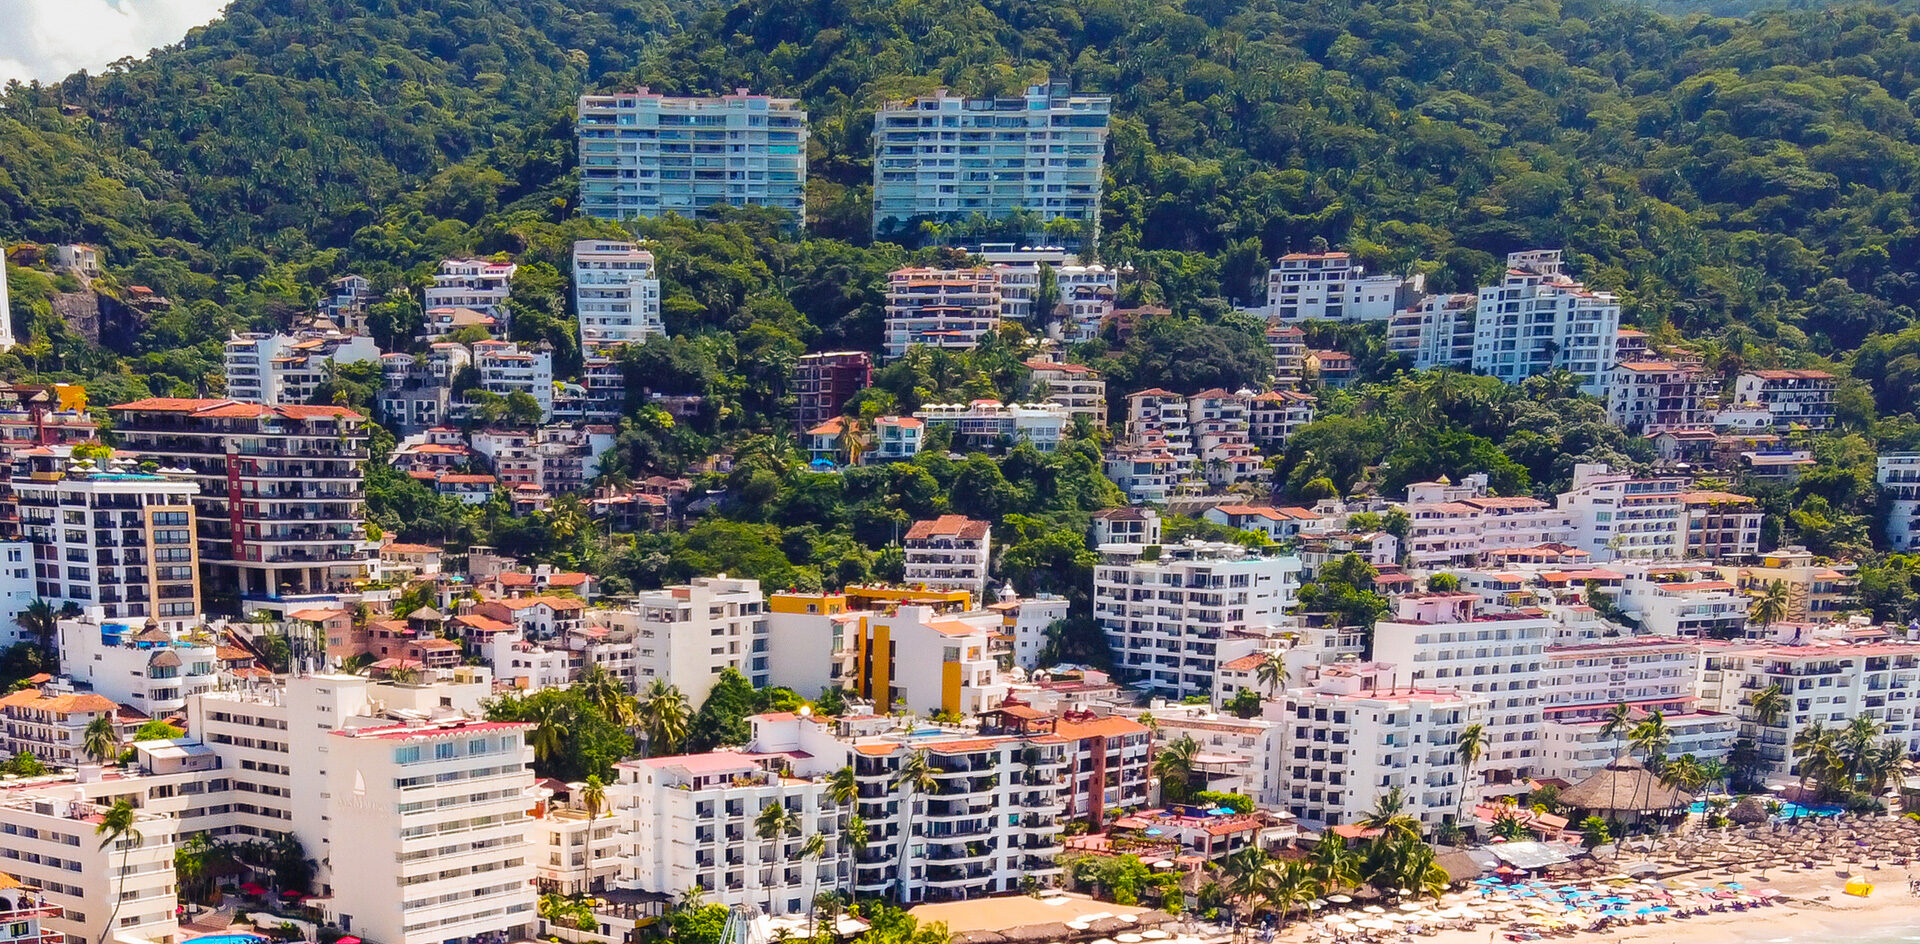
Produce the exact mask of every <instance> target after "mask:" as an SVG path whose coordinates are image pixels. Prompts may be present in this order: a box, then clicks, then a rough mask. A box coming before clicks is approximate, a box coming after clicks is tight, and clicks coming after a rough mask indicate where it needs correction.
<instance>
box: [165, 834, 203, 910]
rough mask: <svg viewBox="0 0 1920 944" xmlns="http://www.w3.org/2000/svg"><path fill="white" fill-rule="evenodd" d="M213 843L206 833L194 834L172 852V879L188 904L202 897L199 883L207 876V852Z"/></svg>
mask: <svg viewBox="0 0 1920 944" xmlns="http://www.w3.org/2000/svg"><path fill="white" fill-rule="evenodd" d="M212 846H213V841H212V840H210V839H208V838H207V834H206V833H194V834H193V835H191V836H188V837H187V838H186V840H185V841H184V842H182V843H180V845H179V846H178V847H177V848H175V849H174V850H173V879H174V884H175V885H177V886H179V888H180V892H181V895H182V896H183V897H185V898H186V900H187V901H188V902H194V901H197V900H199V899H200V898H202V897H204V896H203V895H202V894H200V882H201V880H202V879H204V878H205V877H206V875H207V865H208V861H207V860H208V852H209V851H210V850H211V848H212Z"/></svg>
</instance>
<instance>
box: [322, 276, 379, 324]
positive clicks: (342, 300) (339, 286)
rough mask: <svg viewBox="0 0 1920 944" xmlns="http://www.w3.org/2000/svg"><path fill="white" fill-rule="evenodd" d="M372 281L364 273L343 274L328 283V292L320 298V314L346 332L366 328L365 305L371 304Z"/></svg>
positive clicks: (372, 295) (372, 293)
mask: <svg viewBox="0 0 1920 944" xmlns="http://www.w3.org/2000/svg"><path fill="white" fill-rule="evenodd" d="M373 298H374V292H373V283H372V282H371V281H369V280H368V279H367V277H366V276H364V275H343V276H341V277H339V278H337V279H334V280H333V281H332V282H330V283H328V294H327V297H326V298H323V299H321V300H320V314H321V315H322V316H324V317H325V318H326V319H327V320H329V321H331V322H333V326H334V328H336V329H338V330H340V331H343V332H346V333H347V334H364V333H366V330H367V306H368V305H371V304H373Z"/></svg>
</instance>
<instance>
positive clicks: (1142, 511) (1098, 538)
mask: <svg viewBox="0 0 1920 944" xmlns="http://www.w3.org/2000/svg"><path fill="white" fill-rule="evenodd" d="M1158 543H1160V513H1159V512H1157V511H1154V510H1153V509H1152V508H1144V507H1140V506H1131V507H1121V508H1102V509H1100V510H1099V511H1096V512H1094V513H1093V528H1092V535H1091V537H1090V538H1089V539H1088V544H1090V545H1091V546H1093V547H1095V548H1098V547H1101V546H1104V545H1107V544H1158Z"/></svg>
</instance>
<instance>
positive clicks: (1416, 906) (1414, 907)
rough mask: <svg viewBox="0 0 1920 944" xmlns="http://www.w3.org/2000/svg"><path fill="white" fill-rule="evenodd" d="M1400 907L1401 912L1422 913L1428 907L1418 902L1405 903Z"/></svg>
mask: <svg viewBox="0 0 1920 944" xmlns="http://www.w3.org/2000/svg"><path fill="white" fill-rule="evenodd" d="M1398 907H1399V909H1400V910H1401V911H1420V910H1422V909H1424V908H1425V907H1426V906H1425V905H1423V904H1421V903H1419V902H1417V901H1403V902H1401V903H1400V904H1399V905H1398Z"/></svg>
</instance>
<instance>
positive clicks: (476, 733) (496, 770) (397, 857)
mask: <svg viewBox="0 0 1920 944" xmlns="http://www.w3.org/2000/svg"><path fill="white" fill-rule="evenodd" d="M452 674H453V678H452V679H451V680H447V679H438V678H436V679H434V680H431V681H423V682H408V683H404V684H402V683H393V682H374V681H371V680H369V679H367V678H364V677H356V676H341V675H297V676H294V677H292V678H290V679H287V680H286V681H285V682H284V683H279V684H271V685H261V684H255V685H252V686H249V687H247V688H228V689H221V690H216V691H210V692H205V693H201V694H199V695H196V696H193V697H192V698H190V699H188V702H187V711H186V714H187V718H188V721H187V727H188V728H189V729H190V730H192V731H193V732H194V733H195V735H196V737H195V738H178V739H175V740H171V741H150V742H142V743H141V744H139V745H136V747H135V752H136V759H135V761H134V762H133V763H131V764H129V765H126V766H124V767H122V768H120V769H119V770H116V771H114V772H113V773H111V774H108V775H106V776H89V775H87V774H85V773H84V772H83V773H82V774H81V775H79V776H77V777H73V778H70V779H52V780H46V781H43V782H40V783H38V784H27V785H19V784H16V785H15V787H14V788H13V790H12V791H11V792H10V796H9V798H8V800H7V801H6V802H5V803H0V831H4V833H5V834H6V835H7V837H8V839H7V842H6V843H4V845H5V846H6V849H5V850H4V852H5V857H6V858H9V859H11V860H12V861H11V862H8V863H7V865H6V867H7V868H9V869H11V870H14V871H17V872H18V873H19V874H21V875H22V876H23V877H28V876H32V877H33V878H34V880H35V884H38V885H40V886H41V887H42V888H43V889H44V890H45V892H46V894H47V897H48V900H49V902H50V903H55V904H59V905H63V906H66V907H68V908H69V909H71V910H72V913H71V914H70V915H69V917H71V918H72V919H73V924H74V925H77V927H75V926H68V931H69V933H80V932H83V931H84V932H85V933H87V935H88V937H87V939H88V940H112V939H116V938H114V937H112V936H111V935H104V934H103V933H101V932H103V931H104V930H105V929H106V925H107V924H108V921H109V914H110V909H105V908H102V907H101V906H100V903H101V902H110V901H112V900H113V897H114V895H115V894H121V892H120V888H121V885H122V882H124V887H125V890H126V891H125V893H124V894H122V898H121V907H120V911H119V919H118V922H116V924H117V925H118V926H119V927H120V928H121V929H122V933H121V935H120V937H119V938H117V939H118V940H123V941H166V940H172V939H175V937H176V936H177V928H176V926H175V925H174V920H175V910H174V909H175V906H176V903H177V902H176V900H175V893H174V888H173V882H174V875H173V867H172V861H173V849H174V846H175V844H176V839H177V838H179V837H184V836H188V835H192V834H196V833H197V834H204V835H206V836H208V837H210V838H214V839H226V840H231V841H245V840H250V839H257V840H262V841H271V840H274V839H277V838H280V837H282V836H288V835H291V836H292V837H294V838H296V839H298V840H299V842H300V844H301V846H302V848H303V849H304V850H305V851H306V853H307V855H308V857H309V858H311V859H312V860H313V862H314V864H315V876H314V880H315V881H314V890H315V891H316V892H318V893H319V894H318V896H317V897H316V899H315V906H316V908H318V910H319V913H320V915H321V916H322V917H323V919H324V920H326V921H328V922H329V923H331V924H332V925H333V926H334V927H335V928H337V929H339V930H342V931H354V932H360V933H367V934H369V935H371V934H374V933H380V934H382V937H381V938H380V940H383V941H384V940H393V941H413V942H421V941H424V940H426V939H427V938H426V937H423V936H421V935H415V936H413V937H407V936H405V935H403V934H401V933H400V931H399V930H398V928H397V927H395V928H391V929H389V928H387V927H386V926H385V925H384V924H383V922H384V921H385V920H386V916H388V915H391V914H394V913H396V912H397V913H399V914H401V915H403V916H404V917H403V920H402V923H404V924H421V923H423V922H428V921H431V922H433V923H434V925H435V930H442V929H451V931H450V933H451V934H454V935H457V936H458V937H459V938H460V939H463V940H469V941H471V940H476V939H482V937H483V935H489V934H500V935H506V934H508V933H512V934H514V935H516V936H517V935H523V934H526V933H527V927H526V923H527V922H528V921H530V920H531V919H530V918H526V917H522V915H525V914H530V913H531V909H532V898H533V895H534V892H533V890H532V889H531V887H529V884H528V880H529V879H530V878H531V877H532V870H531V868H529V867H525V866H524V865H523V861H524V860H523V859H522V861H516V859H517V858H521V854H520V853H519V850H518V847H520V846H521V845H522V844H523V843H524V841H525V833H526V824H525V820H524V815H523V814H524V809H525V805H526V802H527V801H526V799H525V795H526V793H527V791H528V789H529V788H530V787H531V786H532V774H531V771H530V770H528V769H527V767H526V759H527V755H526V751H527V748H526V747H525V744H524V741H525V734H524V731H523V730H522V729H521V728H519V727H517V726H509V727H507V728H501V727H499V726H493V725H488V724H485V723H483V722H476V721H471V720H469V719H471V718H472V717H473V716H474V715H475V714H477V713H478V712H479V710H480V700H481V699H482V698H484V697H488V696H490V695H491V693H492V685H491V683H490V682H489V681H487V680H486V678H485V676H484V672H476V670H473V669H460V670H456V671H455V672H454V673H452ZM430 716H431V717H432V718H433V720H425V719H427V718H429V717H430ZM403 719H405V720H403ZM341 728H346V729H351V730H354V731H355V733H359V732H360V731H365V729H376V730H374V731H371V732H367V733H369V734H371V735H372V738H371V739H377V740H380V741H382V744H381V746H378V747H373V746H371V745H361V747H364V748H366V749H365V750H364V751H362V750H360V749H359V748H356V747H355V746H353V745H346V744H344V743H343V742H342V738H343V735H340V734H336V733H335V732H336V730H337V729H341ZM396 728H397V729H403V730H406V731H408V732H412V737H418V738H420V739H421V740H420V741H419V742H418V746H420V747H422V748H423V750H422V751H421V752H420V760H419V762H418V763H417V764H416V763H415V762H414V760H413V759H412V758H411V757H410V756H408V754H407V753H406V751H405V748H406V747H408V746H412V745H410V744H409V743H408V741H409V740H410V739H411V737H409V738H407V739H403V738H401V737H382V736H381V735H383V734H386V735H392V734H393V733H394V732H395V731H396ZM371 739H370V740H371ZM483 740H484V741H486V742H487V743H486V745H485V746H484V747H481V746H479V743H480V742H481V741H483ZM435 741H451V742H452V743H453V744H454V745H455V746H454V747H453V749H452V751H451V752H449V751H448V750H447V749H445V748H442V747H440V746H439V744H438V743H434V742H435ZM449 754H451V756H449ZM502 761H505V763H502ZM396 775H398V776H396ZM123 799H124V800H128V801H130V802H132V803H133V805H134V806H135V808H136V810H137V811H138V812H137V813H136V822H135V827H136V828H137V829H138V830H139V831H140V834H141V837H142V840H141V841H140V842H139V843H138V844H132V843H129V844H128V845H126V846H124V847H123V846H121V845H118V844H109V845H107V846H105V847H101V846H100V842H99V839H100V837H98V836H95V835H94V834H93V827H94V825H95V822H94V821H95V820H97V817H96V816H95V815H94V814H96V813H98V812H100V811H101V810H103V809H105V808H106V807H108V806H109V805H111V804H112V803H114V802H115V801H117V800H123ZM423 818H424V819H425V820H426V822H424V823H422V822H418V821H419V820H421V819H423ZM63 820H65V821H68V822H67V823H66V824H65V825H63V824H62V821H63ZM370 820H371V821H370ZM76 829H77V830H82V831H83V832H81V833H78V834H74V833H72V832H71V831H72V830H76ZM455 835H457V838H458V840H459V841H458V842H453V841H450V840H447V839H444V838H443V837H445V836H455ZM42 842H44V843H45V844H46V845H41V843H42ZM336 847H337V849H339V850H349V851H341V852H336V851H335V850H336ZM58 848H64V849H65V851H64V852H59V854H57V855H55V854H52V853H54V852H56V851H58ZM123 856H125V862H126V864H127V866H128V868H127V870H126V875H125V876H124V877H123V876H120V875H118V874H116V870H117V867H118V866H119V864H120V863H121V862H122V857H123ZM367 862H391V863H395V865H394V867H393V868H392V869H391V870H382V869H366V868H360V869H359V872H358V873H355V874H352V875H348V876H344V877H343V876H342V874H341V873H349V872H353V869H350V868H348V867H347V866H348V865H352V866H354V867H355V868H358V867H359V866H362V865H364V864H365V863H367ZM336 866H339V867H338V868H336ZM508 885H511V886H512V889H511V890H509V891H488V890H489V889H501V888H504V887H506V886H508ZM401 890H404V892H402V891H401ZM522 896H524V898H523V897H522ZM428 897H431V898H432V899H435V900H436V901H435V902H433V903H425V902H423V899H424V898H428ZM507 901H510V902H512V904H510V905H509V904H505V903H501V904H498V905H497V906H496V904H495V903H496V902H507ZM522 903H524V905H525V907H524V908H522V907H520V905H521V904H522ZM435 905H443V906H446V907H445V908H444V910H437V911H436V910H434V908H435ZM496 907H497V908H498V909H499V911H498V913H495V914H489V913H488V912H490V911H495V910H496ZM455 912H458V913H463V914H464V915H465V916H466V917H467V919H468V920H467V921H465V922H463V923H450V924H440V923H439V921H440V920H441V919H442V918H444V917H445V916H447V915H449V914H451V913H455ZM375 929H381V930H378V931H376V930H375ZM416 930H421V929H419V928H416ZM389 932H391V936H388V934H389ZM433 940H445V939H442V938H434V939H433Z"/></svg>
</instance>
